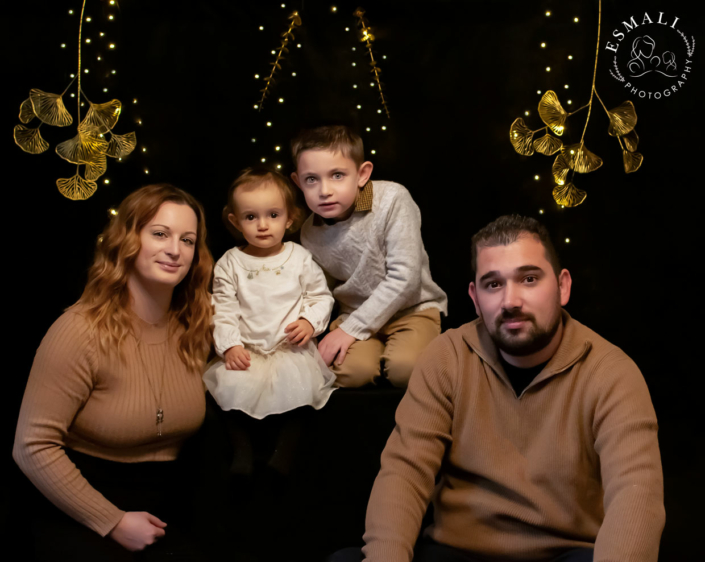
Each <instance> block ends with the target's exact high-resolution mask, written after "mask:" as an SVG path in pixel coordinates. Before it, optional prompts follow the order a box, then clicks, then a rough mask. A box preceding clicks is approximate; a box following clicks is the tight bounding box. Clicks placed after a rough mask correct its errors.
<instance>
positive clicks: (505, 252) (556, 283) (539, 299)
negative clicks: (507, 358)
mask: <svg viewBox="0 0 705 562" xmlns="http://www.w3.org/2000/svg"><path fill="white" fill-rule="evenodd" d="M570 286H571V280H570V274H569V273H568V271H567V270H565V269H564V270H563V271H561V273H560V275H559V276H558V278H556V274H555V273H554V271H553V268H552V267H551V263H550V262H549V261H548V258H547V257H546V252H545V249H544V246H543V244H542V243H541V242H540V241H539V240H538V239H537V238H535V237H534V236H532V235H530V234H528V233H527V234H526V235H522V236H520V237H519V238H518V239H517V240H516V242H513V243H511V244H508V245H506V246H480V247H479V248H478V253H477V272H476V275H475V281H474V282H472V283H470V291H469V292H470V297H471V298H472V300H473V302H474V303H475V310H476V312H477V314H478V315H479V316H480V318H482V321H483V322H484V324H485V326H486V327H487V330H488V331H489V333H490V336H491V337H492V339H493V340H494V342H495V343H496V345H497V347H498V348H499V349H500V350H502V351H503V352H504V353H506V354H507V355H512V356H516V357H523V356H526V355H531V354H533V353H536V352H538V351H540V350H542V349H543V348H545V347H546V346H547V345H548V344H549V343H550V342H551V340H552V339H553V337H554V336H555V334H556V332H557V330H558V328H559V327H560V324H561V307H562V306H565V305H566V304H567V303H568V299H569V298H570Z"/></svg>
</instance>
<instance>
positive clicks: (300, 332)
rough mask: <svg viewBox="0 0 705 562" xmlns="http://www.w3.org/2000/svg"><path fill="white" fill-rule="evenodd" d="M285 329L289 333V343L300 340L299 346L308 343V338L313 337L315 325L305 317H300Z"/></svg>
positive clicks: (287, 337)
mask: <svg viewBox="0 0 705 562" xmlns="http://www.w3.org/2000/svg"><path fill="white" fill-rule="evenodd" d="M284 331H285V332H286V333H287V334H289V335H288V336H286V339H287V340H289V343H297V342H298V344H299V347H301V346H302V345H306V344H307V343H308V340H310V339H311V336H312V335H313V326H312V325H311V322H309V321H308V320H306V319H305V318H299V319H298V320H297V321H296V322H292V323H291V324H289V325H288V326H287V327H286V328H284Z"/></svg>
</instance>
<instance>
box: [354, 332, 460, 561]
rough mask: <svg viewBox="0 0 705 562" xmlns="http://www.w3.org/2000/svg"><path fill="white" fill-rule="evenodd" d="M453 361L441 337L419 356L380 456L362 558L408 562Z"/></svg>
mask: <svg viewBox="0 0 705 562" xmlns="http://www.w3.org/2000/svg"><path fill="white" fill-rule="evenodd" d="M455 369H457V359H456V357H455V352H454V350H453V348H452V345H451V343H450V342H449V340H448V339H447V338H446V337H445V336H440V337H438V338H436V339H435V340H434V341H433V342H431V343H430V344H429V345H428V347H427V348H426V349H425V350H424V352H423V353H422V355H421V357H420V358H419V360H418V362H417V364H416V367H415V369H414V372H413V373H412V376H411V379H410V381H409V388H408V390H407V391H406V394H405V395H404V398H403V399H402V401H401V403H400V404H399V408H398V409H397V413H396V422H397V423H396V427H395V428H394V431H393V432H392V434H391V436H390V437H389V441H387V445H386V447H385V448H384V451H383V452H382V468H381V470H380V472H379V475H378V476H377V479H376V480H375V483H374V486H373V487H372V494H371V495H370V501H369V504H368V506H367V519H366V525H365V528H366V531H365V536H364V540H365V546H364V548H363V553H364V555H365V560H367V561H371V562H408V561H410V560H411V559H412V556H413V550H414V544H415V543H416V539H417V537H418V534H419V530H420V528H421V521H422V520H423V516H424V513H425V512H426V508H427V507H428V503H429V501H430V498H431V494H432V492H433V489H434V486H435V478H436V474H437V473H438V471H439V469H440V467H441V463H442V460H443V457H444V455H445V451H446V448H447V447H448V445H449V444H450V442H451V427H452V421H453V409H454V404H453V398H452V392H453V382H452V380H451V377H452V373H453V372H454V370H455Z"/></svg>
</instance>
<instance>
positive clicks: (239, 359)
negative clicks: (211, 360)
mask: <svg viewBox="0 0 705 562" xmlns="http://www.w3.org/2000/svg"><path fill="white" fill-rule="evenodd" d="M249 367H250V352H249V351H247V350H246V349H245V348H244V347H242V346H241V345H234V346H232V347H231V348H230V349H228V350H227V351H226V352H225V368H226V369H227V370H228V371H244V370H245V369H248V368H249Z"/></svg>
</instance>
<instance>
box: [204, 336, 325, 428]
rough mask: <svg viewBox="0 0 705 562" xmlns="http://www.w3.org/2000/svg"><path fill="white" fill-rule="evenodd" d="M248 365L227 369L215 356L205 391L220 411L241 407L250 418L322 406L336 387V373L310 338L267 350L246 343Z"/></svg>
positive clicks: (207, 377) (206, 375) (208, 373)
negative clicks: (248, 356) (263, 350)
mask: <svg viewBox="0 0 705 562" xmlns="http://www.w3.org/2000/svg"><path fill="white" fill-rule="evenodd" d="M245 349H247V351H249V352H250V367H249V369H247V370H245V371H229V370H227V369H226V368H225V363H224V362H223V360H222V359H221V358H220V357H217V358H216V359H214V360H213V361H211V362H210V363H209V364H208V367H207V369H206V372H205V373H204V375H203V381H204V382H205V383H206V387H207V388H208V391H209V392H210V393H211V395H212V396H213V398H215V401H216V402H217V403H218V405H219V406H220V407H221V408H222V409H223V410H242V411H243V412H245V413H246V414H248V415H249V416H252V417H253V418H257V419H262V418H264V417H265V416H268V415H270V414H281V413H283V412H288V411H289V410H293V409H295V408H299V407H301V406H313V407H314V408H315V409H316V410H318V409H320V408H322V407H323V406H324V405H325V404H326V402H328V398H329V397H330V395H331V393H332V392H333V391H334V390H335V388H334V387H333V385H334V384H335V374H333V372H331V370H330V369H329V368H328V367H327V366H326V364H325V363H324V362H323V359H322V358H321V355H320V354H319V353H318V349H316V344H314V343H313V342H311V341H309V342H308V343H307V344H306V345H305V346H302V347H299V346H297V345H289V344H286V343H285V344H283V345H280V346H278V347H276V348H275V349H274V350H273V351H271V352H269V353H266V354H265V353H262V352H261V351H258V350H257V349H254V348H252V347H248V346H245Z"/></svg>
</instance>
